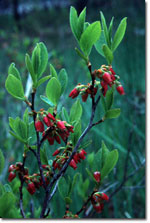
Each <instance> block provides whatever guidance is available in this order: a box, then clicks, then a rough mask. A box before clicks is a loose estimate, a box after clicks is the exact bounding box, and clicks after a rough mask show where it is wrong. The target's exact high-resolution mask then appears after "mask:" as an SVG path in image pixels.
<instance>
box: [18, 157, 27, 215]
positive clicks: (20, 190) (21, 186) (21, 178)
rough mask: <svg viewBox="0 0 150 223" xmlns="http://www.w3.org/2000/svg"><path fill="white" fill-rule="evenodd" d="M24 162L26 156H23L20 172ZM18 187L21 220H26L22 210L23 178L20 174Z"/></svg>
mask: <svg viewBox="0 0 150 223" xmlns="http://www.w3.org/2000/svg"><path fill="white" fill-rule="evenodd" d="M25 162H26V155H25V154H23V163H22V170H23V171H24V165H25ZM20 183H21V185H20V187H19V192H20V200H19V205H20V212H21V215H22V217H23V218H26V216H25V213H24V210H23V193H22V189H23V184H24V179H23V176H22V175H21V174H20Z"/></svg>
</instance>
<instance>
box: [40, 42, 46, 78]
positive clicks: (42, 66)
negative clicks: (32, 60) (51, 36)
mask: <svg viewBox="0 0 150 223" xmlns="http://www.w3.org/2000/svg"><path fill="white" fill-rule="evenodd" d="M39 46H40V65H39V68H38V77H40V76H41V75H42V74H43V73H44V71H45V70H46V67H47V63H48V52H47V48H46V46H45V44H44V43H42V42H41V43H39Z"/></svg>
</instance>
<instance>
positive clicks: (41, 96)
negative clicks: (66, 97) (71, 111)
mask: <svg viewBox="0 0 150 223" xmlns="http://www.w3.org/2000/svg"><path fill="white" fill-rule="evenodd" d="M40 98H41V100H42V101H44V102H45V103H47V104H48V105H50V106H51V107H54V106H55V105H54V104H53V103H52V102H51V101H50V100H49V99H48V98H47V97H45V96H44V95H40Z"/></svg>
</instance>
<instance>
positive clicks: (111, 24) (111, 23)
mask: <svg viewBox="0 0 150 223" xmlns="http://www.w3.org/2000/svg"><path fill="white" fill-rule="evenodd" d="M113 22H114V17H112V19H111V21H110V24H109V29H108V38H109V42H110V48H111V43H112V27H113Z"/></svg>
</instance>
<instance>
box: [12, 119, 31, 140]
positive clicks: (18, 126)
mask: <svg viewBox="0 0 150 223" xmlns="http://www.w3.org/2000/svg"><path fill="white" fill-rule="evenodd" d="M14 128H15V132H16V134H17V135H18V136H20V137H21V138H22V139H24V140H25V141H26V140H27V137H28V136H27V126H26V124H25V123H24V122H23V121H22V120H21V119H20V118H19V117H17V118H16V120H15V123H14Z"/></svg>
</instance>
